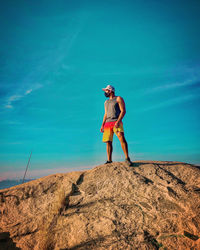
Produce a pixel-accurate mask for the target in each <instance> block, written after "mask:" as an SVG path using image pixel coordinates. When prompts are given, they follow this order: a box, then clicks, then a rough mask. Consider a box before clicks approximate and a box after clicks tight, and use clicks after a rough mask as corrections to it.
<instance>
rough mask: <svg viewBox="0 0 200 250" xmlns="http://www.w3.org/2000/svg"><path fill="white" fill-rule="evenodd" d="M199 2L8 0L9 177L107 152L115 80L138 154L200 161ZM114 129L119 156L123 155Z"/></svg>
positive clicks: (3, 106) (2, 71)
mask: <svg viewBox="0 0 200 250" xmlns="http://www.w3.org/2000/svg"><path fill="white" fill-rule="evenodd" d="M199 13H200V2H199V1H194V0H192V1H184V0H182V1H176V0H175V1H169V0H168V1H165V0H164V1H152V0H149V1H142V0H141V1H134V0H133V1H117V0H115V1H111V0H106V1H104V0H103V1H67V0H66V1H60V0H57V1H43V0H40V1H33V0H32V1H22V0H19V1H10V0H8V1H4V2H2V3H1V10H0V28H1V34H0V36H1V39H0V56H1V60H0V130H1V135H0V166H1V168H0V176H1V178H21V177H23V173H24V170H25V167H26V164H27V162H28V158H29V155H30V153H31V151H32V157H31V161H30V165H29V170H28V172H27V178H36V177H40V176H43V175H48V174H51V173H58V172H68V171H74V170H75V171H76V170H82V169H87V168H91V167H92V166H95V165H99V164H102V163H104V162H105V161H106V160H107V155H106V144H105V143H103V142H102V135H103V134H102V133H101V132H100V127H101V124H102V120H103V115H104V101H105V99H106V98H105V96H104V92H103V91H102V88H104V87H106V86H107V85H108V84H111V85H113V86H114V87H115V89H116V93H115V94H116V95H119V96H121V97H123V99H124V101H125V104H126V111H127V112H126V115H125V117H124V119H123V124H124V130H125V138H126V140H127V142H128V148H129V155H130V158H131V159H132V160H133V161H137V160H167V161H182V162H187V163H193V164H200V154H199V152H200V143H199V138H200V123H199V122H200V117H199V104H200V91H199V90H200V46H199V44H200V29H199V27H200V16H199ZM123 160H124V153H123V151H122V148H121V145H120V142H119V140H118V138H117V137H116V136H115V135H114V141H113V161H123Z"/></svg>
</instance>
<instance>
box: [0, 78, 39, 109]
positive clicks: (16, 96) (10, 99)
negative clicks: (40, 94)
mask: <svg viewBox="0 0 200 250" xmlns="http://www.w3.org/2000/svg"><path fill="white" fill-rule="evenodd" d="M42 87H43V85H42V84H40V83H37V84H35V85H33V86H32V88H30V87H29V89H28V90H26V91H25V92H23V93H21V94H14V95H11V96H10V97H8V98H7V100H6V103H5V105H4V107H5V108H6V109H10V108H13V106H14V102H16V101H18V100H20V99H22V98H23V97H25V96H26V95H29V94H30V93H31V92H33V91H35V90H37V89H40V88H42Z"/></svg>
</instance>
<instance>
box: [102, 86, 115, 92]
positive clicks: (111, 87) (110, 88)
mask: <svg viewBox="0 0 200 250" xmlns="http://www.w3.org/2000/svg"><path fill="white" fill-rule="evenodd" d="M107 89H108V90H111V91H113V92H114V91H115V88H114V87H113V86H112V85H107V86H106V87H105V88H104V89H102V90H103V91H105V90H107Z"/></svg>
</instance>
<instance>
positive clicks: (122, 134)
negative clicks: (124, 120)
mask: <svg viewBox="0 0 200 250" xmlns="http://www.w3.org/2000/svg"><path fill="white" fill-rule="evenodd" d="M117 137H118V138H119V140H120V141H125V137H124V133H123V132H118V133H117Z"/></svg>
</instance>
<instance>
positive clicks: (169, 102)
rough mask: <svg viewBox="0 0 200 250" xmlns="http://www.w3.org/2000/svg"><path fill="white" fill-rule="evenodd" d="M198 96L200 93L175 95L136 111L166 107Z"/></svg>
mask: <svg viewBox="0 0 200 250" xmlns="http://www.w3.org/2000/svg"><path fill="white" fill-rule="evenodd" d="M198 97H200V94H199V95H186V96H181V97H177V98H174V99H170V100H167V101H165V102H161V103H158V104H155V105H153V106H150V107H146V108H143V109H140V110H138V112H145V111H149V110H153V109H159V108H163V107H167V106H170V105H174V104H178V103H182V102H185V101H188V100H191V99H195V98H198Z"/></svg>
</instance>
